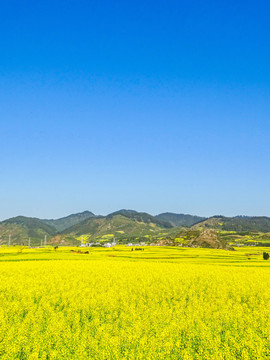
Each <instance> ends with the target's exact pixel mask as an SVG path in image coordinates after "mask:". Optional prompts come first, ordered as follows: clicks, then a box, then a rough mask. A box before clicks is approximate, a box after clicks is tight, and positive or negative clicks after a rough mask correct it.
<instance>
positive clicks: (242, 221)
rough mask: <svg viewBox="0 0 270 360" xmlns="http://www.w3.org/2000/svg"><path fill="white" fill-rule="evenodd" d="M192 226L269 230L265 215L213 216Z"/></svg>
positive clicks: (268, 221) (229, 229)
mask: <svg viewBox="0 0 270 360" xmlns="http://www.w3.org/2000/svg"><path fill="white" fill-rule="evenodd" d="M193 228H212V229H217V230H224V231H237V232H251V231H260V232H263V233H267V232H270V218H269V217H266V216H235V217H225V216H213V217H210V218H208V219H206V220H203V221H201V222H199V223H197V224H195V225H194V226H193Z"/></svg>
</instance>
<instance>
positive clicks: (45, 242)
mask: <svg viewBox="0 0 270 360" xmlns="http://www.w3.org/2000/svg"><path fill="white" fill-rule="evenodd" d="M46 244H47V235H45V236H44V247H46Z"/></svg>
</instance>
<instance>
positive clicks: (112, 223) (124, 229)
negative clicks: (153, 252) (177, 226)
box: [62, 210, 172, 239]
mask: <svg viewBox="0 0 270 360" xmlns="http://www.w3.org/2000/svg"><path fill="white" fill-rule="evenodd" d="M171 228H172V226H171V225H170V224H168V223H166V222H163V221H160V220H158V219H156V218H155V217H153V216H151V215H149V214H146V213H137V212H135V211H131V210H120V211H117V212H115V213H112V214H109V215H108V216H100V217H95V218H90V219H86V220H85V221H83V222H81V223H80V224H77V225H74V226H72V227H70V228H68V229H66V230H65V231H63V232H62V234H65V235H67V234H69V235H71V236H74V237H78V236H81V235H89V237H91V239H96V238H99V237H102V236H104V235H108V234H111V235H113V236H114V237H115V238H119V239H123V238H125V239H126V238H132V237H133V238H140V237H143V236H145V235H147V236H150V235H152V234H157V233H159V232H160V231H167V230H169V229H171Z"/></svg>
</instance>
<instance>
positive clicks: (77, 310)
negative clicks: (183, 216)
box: [0, 246, 270, 360]
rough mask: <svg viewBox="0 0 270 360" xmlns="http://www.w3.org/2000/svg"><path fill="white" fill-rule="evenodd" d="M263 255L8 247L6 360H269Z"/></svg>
mask: <svg viewBox="0 0 270 360" xmlns="http://www.w3.org/2000/svg"><path fill="white" fill-rule="evenodd" d="M262 250H263V249H258V248H240V249H237V251H235V252H232V251H225V250H210V249H185V248H161V247H160V248H158V247H146V248H145V250H144V251H131V249H130V248H126V247H120V246H119V247H116V248H115V249H99V248H96V249H90V250H89V254H82V253H78V252H71V249H70V248H59V249H57V250H56V251H55V250H54V249H53V248H47V249H27V248H17V247H10V248H8V247H6V248H3V247H2V248H0V329H1V331H0V358H1V359H33V360H34V359H35V360H36V359H63V360H64V359H65V360H66V359H72V360H79V359H104V360H109V359H175V360H176V359H177V360H179V359H215V360H218V359H226V360H230V359H269V357H270V327H269V324H270V323H269V321H270V312H269V306H270V260H269V261H264V260H263V259H262V256H261V251H262ZM76 251H77V250H76ZM81 251H86V249H83V250H81Z"/></svg>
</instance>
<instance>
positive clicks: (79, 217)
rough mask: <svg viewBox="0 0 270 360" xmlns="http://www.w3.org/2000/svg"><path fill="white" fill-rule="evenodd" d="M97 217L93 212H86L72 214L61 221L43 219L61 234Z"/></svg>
mask: <svg viewBox="0 0 270 360" xmlns="http://www.w3.org/2000/svg"><path fill="white" fill-rule="evenodd" d="M95 216H96V215H95V214H93V213H92V212H91V211H84V212H81V213H77V214H71V215H69V216H65V217H62V218H60V219H42V221H43V222H44V223H46V224H48V225H50V226H53V227H54V228H55V229H56V230H57V231H59V232H61V231H64V230H65V229H67V228H69V227H71V226H73V225H76V224H78V223H81V222H82V221H84V220H86V219H89V218H93V217H95Z"/></svg>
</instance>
